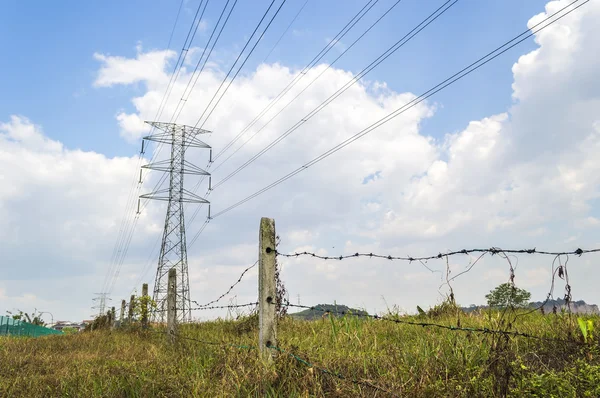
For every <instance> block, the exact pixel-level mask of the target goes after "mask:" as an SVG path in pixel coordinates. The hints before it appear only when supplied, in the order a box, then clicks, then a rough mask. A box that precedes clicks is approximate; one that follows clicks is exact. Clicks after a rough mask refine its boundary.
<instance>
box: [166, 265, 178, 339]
mask: <svg viewBox="0 0 600 398" xmlns="http://www.w3.org/2000/svg"><path fill="white" fill-rule="evenodd" d="M168 283H169V284H168V288H167V332H168V333H169V337H170V339H171V342H174V341H175V334H176V333H177V271H176V270H175V268H171V269H170V270H169V282H168Z"/></svg>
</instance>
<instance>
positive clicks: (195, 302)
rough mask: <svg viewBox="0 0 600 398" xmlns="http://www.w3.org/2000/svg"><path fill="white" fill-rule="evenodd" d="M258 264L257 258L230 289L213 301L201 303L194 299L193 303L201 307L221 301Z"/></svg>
mask: <svg viewBox="0 0 600 398" xmlns="http://www.w3.org/2000/svg"><path fill="white" fill-rule="evenodd" d="M256 264H258V260H256V262H255V263H254V264H252V265H251V266H249V267H248V268H246V269H245V270H244V271H243V272H242V274H241V275H240V277H239V278H238V280H237V281H236V282H235V283H234V284H233V285H231V286H230V287H229V290H227V291H226V292H225V293H223V294H222V295H220V296H219V298H217V299H215V300H213V301H209V302H208V303H206V304H200V303H198V302H197V301H195V300H192V303H194V304H196V305H197V306H200V307H207V306H209V305H211V304H214V303H217V302H219V301H220V300H221V299H222V298H223V297H225V296H227V295H228V294H229V293H230V292H231V291H232V290H233V288H234V287H235V286H236V285H237V284H238V283H240V282H241V281H242V278H243V277H244V275H245V274H246V272H248V271H250V270H251V269H252V268H254V267H256Z"/></svg>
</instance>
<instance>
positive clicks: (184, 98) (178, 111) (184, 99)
mask: <svg viewBox="0 0 600 398" xmlns="http://www.w3.org/2000/svg"><path fill="white" fill-rule="evenodd" d="M229 2H230V0H227V3H225V6H224V7H223V11H221V15H219V19H218V20H217V23H216V24H215V27H214V29H213V31H212V33H211V34H210V37H209V38H208V41H207V42H206V46H204V49H203V50H202V55H200V58H199V59H198V62H197V63H196V67H195V68H194V71H193V72H192V74H191V76H190V80H189V81H188V83H187V85H186V86H185V89H184V90H183V94H182V96H181V99H180V101H179V103H178V104H177V107H176V108H175V112H174V113H173V117H172V118H171V122H173V123H175V122H176V121H177V119H178V118H179V116H181V112H182V111H183V108H184V106H185V104H186V103H187V101H188V99H189V97H190V95H191V94H192V91H194V87H196V83H197V82H198V78H200V74H201V73H202V71H204V67H205V66H206V64H207V62H208V59H209V58H210V55H211V54H212V52H213V50H214V48H215V46H216V45H217V42H218V41H219V38H220V37H221V33H223V29H225V26H226V25H227V22H228V21H229V17H231V13H232V12H233V9H234V8H235V6H236V4H237V0H235V1H234V2H233V5H232V6H231V8H230V9H229V12H228V13H227V17H226V18H225V21H224V22H223V25H222V26H221V29H220V30H219V34H218V35H217V37H216V38H215V41H214V42H213V44H212V46H211V47H210V50H209V52H208V55H207V56H206V58H204V54H205V53H206V49H207V48H208V47H209V45H210V42H211V40H212V38H213V36H214V34H215V32H216V31H217V28H218V27H219V23H220V22H221V19H222V18H223V15H224V14H225V10H227V6H228V5H229ZM202 59H204V63H203V64H202V68H200V72H198V74H196V72H197V71H198V67H199V66H200V64H201V63H202ZM192 80H193V81H194V82H193V84H192ZM190 85H191V88H190ZM188 88H189V89H190V90H189V92H188ZM180 104H181V108H179V105H180Z"/></svg>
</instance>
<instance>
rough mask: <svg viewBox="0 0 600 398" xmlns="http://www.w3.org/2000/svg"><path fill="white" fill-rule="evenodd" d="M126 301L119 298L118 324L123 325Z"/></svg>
mask: <svg viewBox="0 0 600 398" xmlns="http://www.w3.org/2000/svg"><path fill="white" fill-rule="evenodd" d="M126 305H127V302H126V301H125V300H121V316H120V317H119V326H120V327H123V320H124V319H125V306H126Z"/></svg>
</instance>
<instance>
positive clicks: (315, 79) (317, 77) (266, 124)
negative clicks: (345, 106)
mask: <svg viewBox="0 0 600 398" xmlns="http://www.w3.org/2000/svg"><path fill="white" fill-rule="evenodd" d="M400 1H402V0H398V1H396V2H395V3H394V4H392V6H391V7H390V8H388V9H387V11H386V12H385V13H383V15H381V16H380V17H379V18H378V19H377V20H376V21H375V22H374V23H373V24H371V26H369V28H368V29H367V30H365V31H364V32H363V33H362V34H361V35H360V36H359V37H358V38H357V39H356V40H354V42H352V44H350V45H349V46H348V47H346V49H345V50H344V51H342V53H341V54H340V55H339V56H338V57H337V58H336V59H334V60H333V61H332V62H331V63H329V64H328V65H327V67H326V68H325V69H323V70H322V71H321V73H319V74H318V75H317V76H316V77H315V78H314V79H313V80H312V81H311V82H310V83H308V84H307V85H306V87H304V88H303V89H302V90H301V91H300V92H299V93H298V94H296V96H294V98H292V99H291V100H290V101H289V102H288V103H287V104H286V105H285V106H284V107H283V108H281V109H280V110H279V111H278V112H277V113H276V114H275V115H273V117H271V118H270V119H269V120H268V121H267V122H266V123H265V124H264V125H263V126H262V127H261V128H259V129H258V130H257V131H256V132H254V134H252V135H251V136H250V137H249V138H248V139H247V140H246V141H244V142H243V143H242V145H240V146H239V147H237V148H236V150H235V151H233V152H232V153H231V154H230V155H229V156H227V158H225V160H224V161H222V162H221V163H220V164H219V165H218V166H217V167H215V168H214V170H213V172H215V171H217V170H218V169H219V168H220V167H221V166H222V165H223V164H224V163H225V162H227V161H228V160H229V159H231V158H232V157H233V156H234V155H235V154H236V153H238V152H239V151H240V150H241V149H242V148H243V147H244V146H246V144H248V142H250V141H251V140H252V139H253V138H254V137H256V136H257V135H258V134H259V133H260V132H261V131H262V130H264V128H265V127H267V126H268V125H269V124H271V122H272V121H273V120H274V119H275V118H276V117H277V116H279V115H280V114H281V113H282V112H283V111H284V110H286V109H287V107H288V106H290V105H291V104H292V103H293V102H294V101H295V100H296V99H298V97H300V96H301V95H302V94H303V93H304V92H305V91H306V90H308V89H309V88H310V87H311V86H312V85H313V84H314V83H315V82H316V81H317V80H318V79H319V78H320V77H321V76H323V75H324V74H325V72H327V71H328V70H329V69H330V68H331V67H332V66H333V65H334V64H335V63H336V62H337V61H338V60H339V59H340V58H342V57H343V56H344V55H345V54H346V53H347V52H348V51H350V49H351V48H352V47H354V45H355V44H356V43H358V42H359V41H360V40H361V39H362V38H363V37H364V36H365V35H366V34H367V33H369V31H371V29H373V27H375V25H377V24H378V23H379V21H381V20H382V19H383V18H384V17H385V16H386V15H387V14H388V13H389V12H390V11H392V9H394V7H396V6H397V5H398V3H400ZM303 76H305V75H303ZM292 87H293V86H292ZM290 89H291V87H290ZM288 91H289V90H288ZM286 92H287V91H286ZM280 99H281V98H280ZM275 102H277V101H275ZM268 108H269V109H270V107H268ZM265 109H266V108H265ZM267 111H268V109H267ZM257 120H258V119H256V118H255V121H257ZM252 125H253V124H252V123H251V124H250V125H248V126H246V128H245V129H244V130H242V132H241V133H240V134H238V136H236V138H234V140H232V141H231V143H233V142H235V141H237V139H238V138H239V137H240V136H241V134H242V133H243V132H245V131H247V129H248V128H250V127H251V126H252ZM224 150H225V149H224ZM224 150H223V151H224ZM217 157H218V154H217V156H216V157H215V160H216V159H217Z"/></svg>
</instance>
